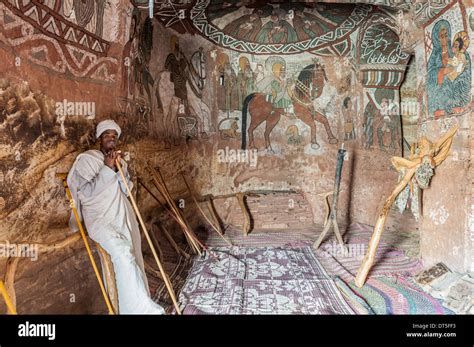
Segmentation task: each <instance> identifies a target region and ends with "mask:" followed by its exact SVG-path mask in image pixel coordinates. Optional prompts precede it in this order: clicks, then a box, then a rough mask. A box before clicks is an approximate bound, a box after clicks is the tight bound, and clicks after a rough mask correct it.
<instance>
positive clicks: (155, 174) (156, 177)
mask: <svg viewBox="0 0 474 347" xmlns="http://www.w3.org/2000/svg"><path fill="white" fill-rule="evenodd" d="M147 168H148V170H149V171H150V173H151V176H152V181H153V184H154V185H155V187H156V189H157V190H158V191H159V192H160V194H161V196H162V197H163V198H164V199H165V200H166V201H167V204H168V205H169V206H170V208H171V209H172V210H173V213H174V215H175V217H174V219H175V220H176V221H177V222H178V223H179V225H180V226H181V228H182V230H183V232H184V235H185V236H186V235H187V236H188V241H189V240H190V241H191V244H192V245H195V247H196V249H195V250H196V252H197V253H198V254H199V255H200V256H202V255H203V254H202V252H201V248H202V249H203V250H204V251H206V252H208V253H209V256H210V257H211V258H213V259H214V260H216V261H218V260H219V259H218V257H217V256H216V255H215V254H214V253H213V252H211V251H210V250H209V248H207V247H206V246H205V245H204V244H203V243H202V242H201V241H199V239H198V237H197V236H196V235H195V234H194V232H193V231H192V230H191V228H190V227H189V224H188V223H187V221H186V218H185V216H184V214H183V213H182V211H181V210H180V209H178V208H177V207H176V205H175V204H174V202H173V199H172V197H171V194H170V192H169V190H168V188H167V187H166V183H165V180H164V178H163V176H162V175H161V172H160V171H159V169H158V171H157V170H155V169H154V168H153V167H152V166H151V165H150V164H147ZM199 247H200V248H199Z"/></svg>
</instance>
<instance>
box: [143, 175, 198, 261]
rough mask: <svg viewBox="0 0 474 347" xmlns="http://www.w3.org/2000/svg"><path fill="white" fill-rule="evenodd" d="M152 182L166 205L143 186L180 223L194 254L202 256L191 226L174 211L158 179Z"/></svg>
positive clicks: (154, 178)
mask: <svg viewBox="0 0 474 347" xmlns="http://www.w3.org/2000/svg"><path fill="white" fill-rule="evenodd" d="M140 182H141V181H140ZM152 182H153V185H154V186H155V188H156V189H157V190H158V192H159V193H160V195H161V197H162V198H163V200H165V203H164V204H162V203H161V201H160V199H158V198H157V197H156V196H155V195H154V194H153V193H152V192H151V191H150V190H149V189H148V188H146V186H145V185H144V184H143V182H141V184H142V185H143V187H145V189H146V190H147V191H148V192H149V193H150V194H151V196H153V198H155V200H156V201H157V202H158V203H159V204H160V205H161V207H163V208H165V209H166V211H167V212H168V213H169V214H170V216H171V217H172V218H173V219H174V220H175V221H176V223H178V225H179V226H180V228H181V230H182V231H183V233H184V236H185V238H186V242H187V243H188V245H189V246H190V247H191V249H192V250H193V252H194V253H196V254H200V249H199V247H197V245H196V242H195V241H193V238H192V235H191V231H190V229H189V226H188V225H187V224H186V221H185V220H184V219H183V217H182V215H181V214H180V213H178V212H177V211H176V209H173V207H172V206H171V205H173V206H174V204H173V203H172V202H171V205H170V203H169V201H171V198H170V197H167V195H166V192H165V191H164V189H163V187H162V186H161V185H160V183H159V181H158V180H157V179H156V177H153V178H152Z"/></svg>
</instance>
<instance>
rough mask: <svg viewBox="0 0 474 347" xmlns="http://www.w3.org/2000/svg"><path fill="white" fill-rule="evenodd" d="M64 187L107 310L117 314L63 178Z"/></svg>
mask: <svg viewBox="0 0 474 347" xmlns="http://www.w3.org/2000/svg"><path fill="white" fill-rule="evenodd" d="M63 185H64V189H65V190H66V195H67V197H68V199H69V203H70V205H71V209H72V212H73V213H74V217H75V218H76V222H77V225H78V227H79V232H80V233H81V236H82V240H83V241H84V245H85V246H86V250H87V254H88V255H89V259H90V261H91V263H92V268H93V269H94V272H95V276H96V277H97V281H98V282H99V287H100V290H101V291H102V295H103V297H104V300H105V304H106V305H107V309H108V310H109V314H115V312H114V309H113V308H112V304H111V303H110V300H109V296H108V295H107V292H106V291H105V287H104V283H103V282H102V277H101V276H100V274H99V269H98V268H97V264H96V263H95V260H94V257H93V255H92V251H91V248H90V246H89V242H88V241H87V237H86V233H85V232H84V229H83V228H82V223H81V220H80V219H79V215H78V214H77V210H76V205H75V204H74V199H73V198H72V195H71V191H70V190H69V187H68V185H67V182H66V178H65V177H63Z"/></svg>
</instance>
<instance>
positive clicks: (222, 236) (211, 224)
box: [181, 174, 233, 247]
mask: <svg viewBox="0 0 474 347" xmlns="http://www.w3.org/2000/svg"><path fill="white" fill-rule="evenodd" d="M181 176H183V181H184V184H185V185H186V188H188V191H189V194H190V195H191V198H192V199H193V201H194V203H195V204H196V206H197V208H198V210H199V212H200V213H201V215H202V216H203V217H204V219H205V220H206V221H207V222H208V223H209V225H210V226H211V227H212V228H213V229H214V230H215V231H216V233H217V234H218V235H219V236H220V237H221V238H222V239H223V240H224V241H225V242H226V243H227V244H228V245H229V247H233V245H232V243H230V241H228V240H227V239H226V238H225V237H224V235H222V233H221V231H220V230H219V229H218V227H216V226H215V225H214V223H212V222H211V221H210V219H209V218H207V216H206V214H205V213H204V211H203V210H202V208H201V206H199V202H198V201H197V200H196V198H195V197H194V194H193V192H192V190H191V187H190V186H189V184H188V181H186V177H184V175H183V174H181Z"/></svg>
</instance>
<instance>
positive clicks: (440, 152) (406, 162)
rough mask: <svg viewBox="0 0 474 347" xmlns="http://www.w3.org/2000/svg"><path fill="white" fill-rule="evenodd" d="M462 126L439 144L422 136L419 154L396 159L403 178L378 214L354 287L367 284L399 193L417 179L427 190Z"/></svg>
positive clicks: (396, 165)
mask: <svg viewBox="0 0 474 347" xmlns="http://www.w3.org/2000/svg"><path fill="white" fill-rule="evenodd" d="M458 128H459V126H458V125H456V126H454V127H452V128H451V129H450V130H449V131H448V132H447V133H446V134H445V135H444V136H443V137H441V139H439V140H438V141H437V142H436V143H431V142H430V141H429V140H428V139H427V138H425V137H422V138H421V140H420V142H419V143H418V147H417V149H416V151H412V153H413V154H412V155H410V158H409V159H405V158H400V157H393V158H392V165H393V166H394V167H395V169H397V171H398V172H400V173H401V174H403V179H402V180H401V181H400V182H399V183H398V184H397V186H396V187H395V189H394V190H393V192H392V194H390V196H389V197H388V198H387V200H385V204H384V205H383V207H382V210H381V211H380V213H379V217H378V219H377V222H376V223H375V227H374V231H373V233H372V237H371V238H370V241H369V248H368V250H367V254H366V255H365V257H364V259H363V260H362V263H361V264H360V267H359V270H358V271H357V276H356V279H355V284H356V285H357V286H358V287H359V288H360V287H362V286H363V285H364V283H365V280H366V278H367V275H368V273H369V271H370V269H371V268H372V265H373V263H374V260H375V253H376V251H377V246H378V244H379V242H380V237H381V236H382V232H383V229H384V226H385V220H386V219H387V216H388V213H389V211H390V207H391V206H392V204H393V202H394V201H395V199H396V198H397V196H398V194H399V193H400V192H401V191H402V190H403V189H404V188H405V187H406V185H407V184H409V183H410V182H411V181H412V179H416V182H417V183H418V185H419V186H420V188H421V189H426V188H428V185H429V182H430V180H431V177H432V176H433V173H434V171H433V169H434V168H435V167H436V166H438V165H439V164H441V163H442V162H443V161H444V160H445V159H446V158H447V157H448V154H449V151H450V149H451V145H452V143H453V138H454V135H455V134H456V131H457V130H458Z"/></svg>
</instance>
